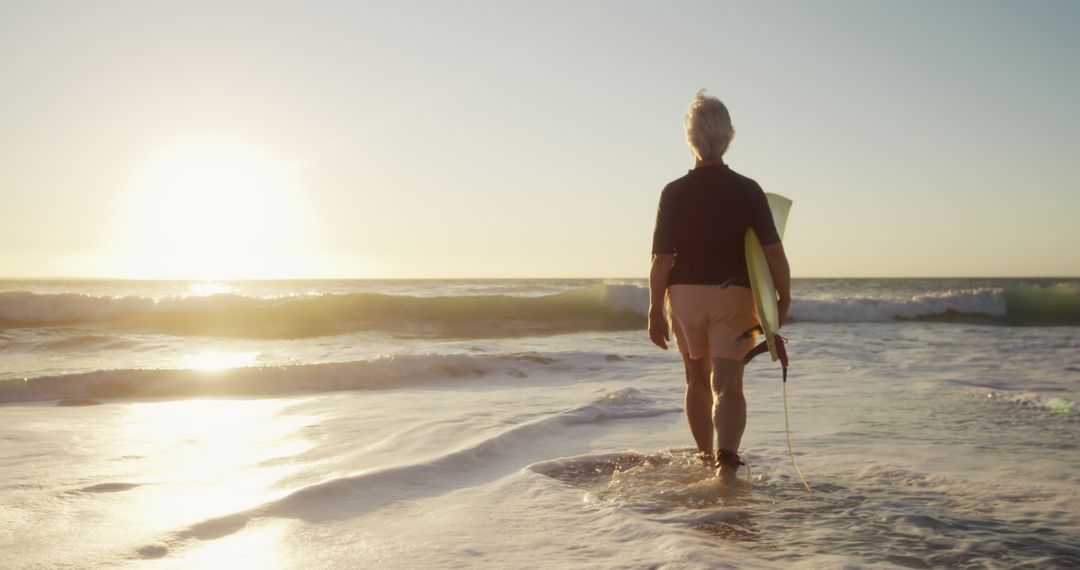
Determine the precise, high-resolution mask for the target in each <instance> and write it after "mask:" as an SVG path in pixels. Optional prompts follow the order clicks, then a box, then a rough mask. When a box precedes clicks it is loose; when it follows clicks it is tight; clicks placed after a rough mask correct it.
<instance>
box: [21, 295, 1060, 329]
mask: <svg viewBox="0 0 1080 570" xmlns="http://www.w3.org/2000/svg"><path fill="white" fill-rule="evenodd" d="M648 302H649V295H648V290H647V289H646V288H645V287H642V286H640V285H635V284H629V283H626V284H613V283H605V284H597V285H593V286H590V287H586V288H583V289H578V290H575V291H569V292H566V293H559V294H554V295H544V296H537V297H524V296H510V295H472V296H447V297H417V296H408V295H386V294H379V293H349V294H324V295H304V296H290V297H276V298H259V297H246V296H241V295H233V294H227V295H212V296H208V297H169V298H164V299H153V298H150V297H133V296H128V297H106V296H93V295H80V294H71V293H65V294H41V293H30V292H23V291H19V292H5V293H0V329H3V328H13V327H45V326H59V325H76V324H81V325H86V324H90V325H102V326H109V327H114V328H119V329H121V330H129V331H139V332H160V333H167V334H175V335H206V336H222V337H238V338H307V337H315V336H326V335H335V334H343V333H350V332H357V331H385V332H389V333H392V334H398V335H405V336H415V337H432V338H499V337H511V336H529V335H544V334H560V333H570V332H580V331H617V330H634V329H640V328H643V327H644V326H645V315H646V314H647V312H648ZM791 320H792V321H793V322H794V321H809V322H825V323H829V322H840V323H851V322H886V321H905V320H917V321H958V322H977V323H985V324H999V325H1020V326H1029V325H1073V326H1075V325H1080V285H1077V284H1075V283H1061V284H1057V285H1051V286H1024V287H1013V288H1006V289H1001V288H978V289H967V290H954V291H946V292H941V293H928V294H921V295H913V296H908V297H903V296H854V295H853V296H835V297H833V296H821V295H819V296H813V297H802V298H799V297H796V299H795V301H794V303H793V305H792V309H791Z"/></svg>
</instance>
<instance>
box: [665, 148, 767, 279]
mask: <svg viewBox="0 0 1080 570" xmlns="http://www.w3.org/2000/svg"><path fill="white" fill-rule="evenodd" d="M746 228H754V232H756V233H757V236H758V239H759V240H760V241H761V245H772V244H775V243H780V236H779V235H777V233H776V226H775V224H774V223H773V219H772V213H771V212H770V211H769V203H768V201H767V200H766V199H765V192H763V191H762V190H761V186H759V185H758V183H757V182H754V181H753V180H751V179H749V178H747V177H745V176H743V175H741V174H738V173H736V172H735V171H733V170H731V168H729V167H728V166H727V165H726V164H718V165H710V166H700V167H698V168H695V169H694V170H691V171H690V172H688V173H687V174H686V176H683V177H682V178H679V179H678V180H675V181H674V182H672V183H670V184H668V185H667V186H666V187H664V191H663V193H661V194H660V207H659V208H658V209H657V212H656V229H655V231H654V232H653V245H652V252H653V253H654V254H674V255H675V262H674V265H673V266H672V268H671V277H670V279H669V281H668V284H669V285H677V284H680V283H683V284H699V285H722V284H725V283H730V284H739V285H746V286H749V276H748V274H747V272H746V254H745V253H744V251H743V234H744V233H745V232H746Z"/></svg>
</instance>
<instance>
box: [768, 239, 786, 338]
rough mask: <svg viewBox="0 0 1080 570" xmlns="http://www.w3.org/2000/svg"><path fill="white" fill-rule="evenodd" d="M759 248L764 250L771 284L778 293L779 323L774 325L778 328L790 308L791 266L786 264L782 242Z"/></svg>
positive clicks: (782, 323) (782, 324)
mask: <svg viewBox="0 0 1080 570" xmlns="http://www.w3.org/2000/svg"><path fill="white" fill-rule="evenodd" d="M761 249H762V250H764V251H765V259H766V260H768V262H769V273H772V280H773V284H775V285H776V292H777V293H779V295H780V302H779V309H780V323H779V326H777V327H776V328H780V327H782V326H784V322H785V321H787V314H788V309H790V308H791V267H790V266H789V265H788V260H787V254H785V253H784V244H783V243H774V244H772V245H766V246H762V248H761Z"/></svg>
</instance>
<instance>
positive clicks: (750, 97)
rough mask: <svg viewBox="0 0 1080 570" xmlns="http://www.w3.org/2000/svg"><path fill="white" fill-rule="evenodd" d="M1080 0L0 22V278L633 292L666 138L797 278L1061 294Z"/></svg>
mask: <svg viewBox="0 0 1080 570" xmlns="http://www.w3.org/2000/svg"><path fill="white" fill-rule="evenodd" d="M1078 29H1080V2H1074V1H1060V2H1053V1H1035V2H1022V1H1015V2H991V1H975V2H962V1H957V2H900V1H897V2H865V1H851V2H794V1H793V2H720V1H709V2H633V1H622V2H599V1H580V0H579V1H570V2H561V1H556V2H535V1H528V2H503V1H499V2H496V1H489V2H459V1H455V2H429V3H410V2H401V1H393V2H370V3H369V2H357V1H343V2H312V1H305V2H270V1H267V0H260V1H258V2H219V1H214V2H195V1H185V2H144V1H130V2H110V1H95V2H81V1H72V2H48V1H34V2H18V1H14V0H12V1H3V2H0V276H7V277H28V276H50V275H67V276H97V277H112V276H115V277H191V278H229V277H638V276H643V275H644V274H645V273H646V272H647V270H648V262H649V245H650V239H651V233H652V225H653V221H654V216H655V211H656V203H657V199H658V197H659V192H660V190H661V188H662V187H663V186H664V184H666V183H667V182H668V181H670V180H672V179H674V178H676V177H678V176H681V175H682V174H684V173H685V171H686V170H687V169H688V168H689V167H690V166H691V157H690V154H689V151H688V150H687V148H686V145H685V142H684V139H683V134H682V123H681V121H682V117H683V115H684V113H685V111H686V107H687V105H688V104H689V101H690V99H691V97H692V96H693V94H694V93H695V92H696V91H697V90H698V89H699V88H702V87H704V88H708V89H709V90H710V92H711V93H713V94H715V95H717V96H719V97H720V98H721V99H723V100H724V101H725V103H727V105H728V107H729V108H730V110H731V114H732V118H733V122H734V124H735V128H736V131H737V134H736V138H735V141H734V142H733V143H732V146H731V149H730V151H729V152H728V155H727V157H726V158H727V161H728V163H729V164H730V165H731V166H732V168H734V169H735V170H737V171H739V172H741V173H743V174H745V175H747V176H750V177H751V178H754V179H756V180H758V182H760V183H761V185H762V186H763V187H764V188H765V190H766V191H769V192H777V193H780V194H784V195H786V196H788V197H790V198H792V199H793V200H794V202H795V205H794V208H793V210H792V214H791V218H790V221H789V225H788V229H787V233H786V236H785V238H786V240H785V244H786V247H787V250H788V255H789V257H790V259H791V263H792V269H793V273H794V274H795V276H796V277H816V276H837V277H844V276H1076V275H1080V224H1078V223H1077V221H1076V217H1077V216H1078V215H1080V167H1078V166H1077V163H1078V160H1080V152H1078V151H1080V142H1078V141H1080V107H1078V102H1080V64H1078V63H1077V62H1078V60H1080V34H1078V33H1077V30H1078Z"/></svg>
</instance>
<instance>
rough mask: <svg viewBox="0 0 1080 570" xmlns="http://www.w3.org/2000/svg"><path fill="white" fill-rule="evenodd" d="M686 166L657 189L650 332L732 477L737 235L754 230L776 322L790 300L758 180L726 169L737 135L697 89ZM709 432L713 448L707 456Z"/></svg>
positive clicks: (743, 347) (744, 346) (742, 287)
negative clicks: (669, 355) (671, 347)
mask: <svg viewBox="0 0 1080 570" xmlns="http://www.w3.org/2000/svg"><path fill="white" fill-rule="evenodd" d="M683 123H684V127H685V129H686V142H687V144H689V146H690V150H691V151H692V152H693V154H694V157H695V158H696V161H695V165H694V169H693V170H690V171H689V172H688V173H687V174H686V175H685V176H683V177H682V178H679V179H678V180H675V181H674V182H671V183H670V184H668V185H667V186H666V187H665V188H664V190H663V192H662V193H661V195H660V207H659V209H658V211H657V215H656V228H655V230H654V233H653V245H652V254H653V258H652V270H651V272H650V274H649V292H650V307H649V336H650V338H651V339H652V341H653V342H654V343H655V344H656V345H657V346H659V347H660V348H663V349H665V350H666V349H667V340H669V338H670V337H669V331H668V326H669V322H668V321H666V320H665V318H664V305H665V298H666V301H667V317H668V320H669V321H670V327H671V332H672V333H674V335H675V342H676V345H677V346H678V348H679V352H680V353H682V357H683V364H684V367H685V370H686V415H687V419H688V420H689V423H690V432H691V433H692V434H693V436H694V440H695V442H696V443H697V447H698V450H699V452H700V454H701V458H702V460H703V461H705V462H707V463H708V464H710V465H715V466H716V467H718V470H717V476H718V477H720V478H721V479H722V480H724V481H732V480H734V478H735V472H736V470H737V469H738V468H739V466H740V465H742V464H743V463H742V461H741V460H740V459H739V454H738V450H739V444H740V442H741V441H742V435H743V431H744V429H745V428H746V398H745V397H744V396H743V363H742V360H743V357H744V356H745V355H746V353H747V352H748V351H749V350H750V349H751V348H753V336H752V335H744V334H743V333H745V332H746V331H747V330H749V329H751V328H753V327H754V326H755V325H756V324H757V322H758V321H757V316H756V314H755V310H754V301H753V297H752V294H751V291H750V280H749V276H748V274H747V270H746V257H745V254H744V250H743V235H744V233H745V231H746V229H747V228H753V229H754V231H755V232H756V233H757V235H758V238H759V239H760V241H761V244H762V246H763V249H764V250H765V255H766V258H767V259H768V262H769V269H770V271H771V273H772V276H773V281H774V282H775V283H776V288H777V290H778V292H779V295H780V301H779V303H780V319H781V322H783V320H784V319H785V318H786V316H787V312H788V308H789V307H790V305H791V294H790V285H791V277H790V270H789V268H788V261H787V256H786V255H785V254H784V246H783V245H782V244H781V243H780V237H779V236H778V235H777V232H776V227H775V226H774V224H773V220H772V215H771V214H770V212H769V206H768V202H767V201H766V199H765V193H764V192H763V191H762V190H761V186H759V185H758V183H757V182H754V181H753V180H751V179H750V178H747V177H745V176H742V175H741V174H738V173H736V172H735V171H733V170H731V168H729V167H728V165H727V164H725V163H724V159H723V156H724V153H725V152H726V151H727V149H728V145H729V144H730V143H731V139H732V138H733V137H734V135H735V130H734V128H732V126H731V116H730V114H729V113H728V110H727V107H725V106H724V104H723V103H722V102H721V101H720V100H719V99H717V98H715V97H711V96H708V95H706V94H705V91H704V90H702V91H699V92H698V94H697V96H695V97H694V100H693V101H692V102H691V104H690V110H689V112H688V113H687V115H686V118H685V119H684V121H683ZM713 431H715V432H716V440H717V441H716V443H717V448H718V450H717V454H716V456H715V457H714V455H713Z"/></svg>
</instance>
